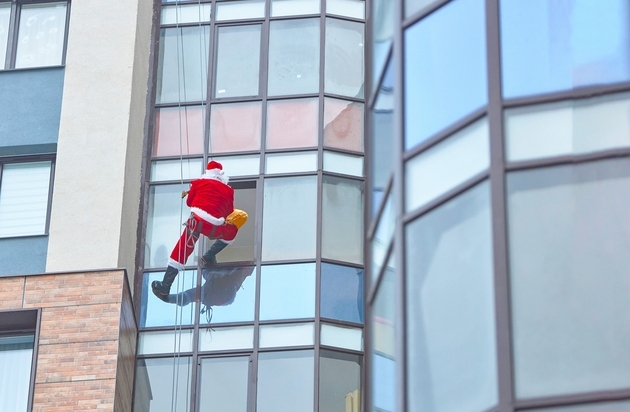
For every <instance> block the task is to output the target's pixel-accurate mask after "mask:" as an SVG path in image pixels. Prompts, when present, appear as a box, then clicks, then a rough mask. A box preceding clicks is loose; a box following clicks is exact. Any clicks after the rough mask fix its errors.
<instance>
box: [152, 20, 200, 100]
mask: <svg viewBox="0 0 630 412" xmlns="http://www.w3.org/2000/svg"><path fill="white" fill-rule="evenodd" d="M209 33H210V29H209V28H208V26H194V27H180V28H168V29H162V30H160V49H159V56H158V74H157V91H156V96H155V102H156V103H175V102H195V101H203V100H206V87H207V86H206V85H207V77H208V49H209V47H210V43H209Z"/></svg>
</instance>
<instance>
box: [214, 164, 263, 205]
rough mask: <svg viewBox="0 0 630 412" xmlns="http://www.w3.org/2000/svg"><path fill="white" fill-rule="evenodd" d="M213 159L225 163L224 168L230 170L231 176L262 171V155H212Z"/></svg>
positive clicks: (250, 174) (247, 174)
mask: <svg viewBox="0 0 630 412" xmlns="http://www.w3.org/2000/svg"><path fill="white" fill-rule="evenodd" d="M211 160H216V161H217V162H219V163H221V164H222V165H223V169H224V170H229V175H230V177H235V176H252V175H257V174H259V173H260V155H252V156H226V157H220V156H212V159H211ZM239 209H242V208H239Z"/></svg>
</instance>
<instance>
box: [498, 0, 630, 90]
mask: <svg viewBox="0 0 630 412" xmlns="http://www.w3.org/2000/svg"><path fill="white" fill-rule="evenodd" d="M499 9H500V12H501V60H502V61H501V63H502V64H501V65H502V68H503V96H504V97H506V98H509V97H518V96H526V95H532V94H539V93H549V92H554V91H558V90H566V89H572V88H575V87H580V86H587V85H593V84H607V83H615V82H623V81H628V80H629V79H630V17H629V16H630V3H628V1H627V0H602V1H597V2H593V1H590V0H569V1H564V2H558V1H554V0H532V1H527V2H522V1H519V0H501V2H500V7H499Z"/></svg>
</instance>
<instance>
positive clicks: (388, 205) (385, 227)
mask: <svg viewBox="0 0 630 412" xmlns="http://www.w3.org/2000/svg"><path fill="white" fill-rule="evenodd" d="M395 220H396V215H395V211H394V203H393V198H392V195H391V194H390V195H389V196H387V200H385V207H384V208H383V212H382V214H381V217H380V220H379V222H378V225H377V226H376V232H375V233H374V239H372V280H375V278H376V276H378V274H379V272H380V271H381V268H382V267H383V264H384V260H385V259H386V258H387V250H388V249H389V245H390V244H391V243H392V241H393V239H394V229H395V228H396V227H395V224H396V221H395ZM388 265H389V264H388Z"/></svg>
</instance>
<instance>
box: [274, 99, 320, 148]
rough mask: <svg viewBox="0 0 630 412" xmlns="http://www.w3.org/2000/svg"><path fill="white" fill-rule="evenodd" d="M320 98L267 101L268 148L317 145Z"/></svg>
mask: <svg viewBox="0 0 630 412" xmlns="http://www.w3.org/2000/svg"><path fill="white" fill-rule="evenodd" d="M318 115H319V99H318V98H317V97H315V98H312V99H297V100H273V101H270V102H268V103H267V142H266V146H267V149H285V148H294V147H312V146H317V136H318V130H319V116H318Z"/></svg>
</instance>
